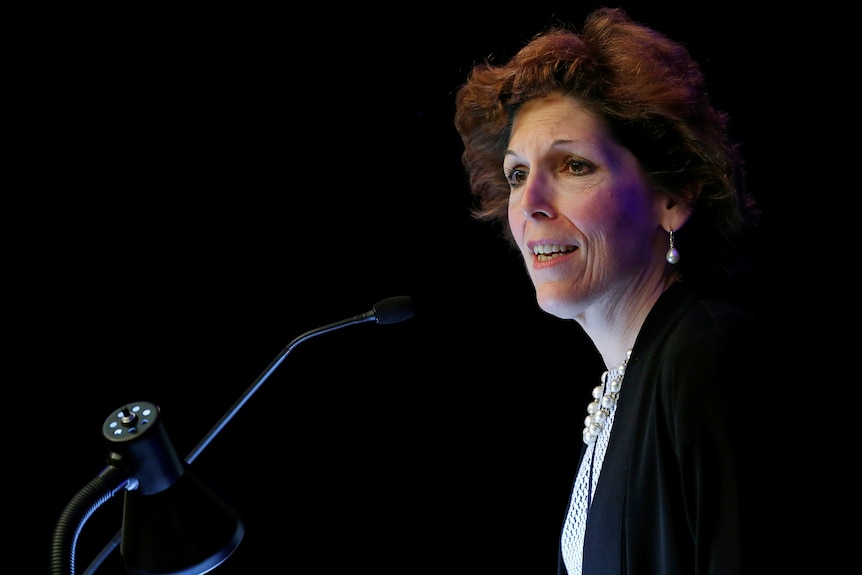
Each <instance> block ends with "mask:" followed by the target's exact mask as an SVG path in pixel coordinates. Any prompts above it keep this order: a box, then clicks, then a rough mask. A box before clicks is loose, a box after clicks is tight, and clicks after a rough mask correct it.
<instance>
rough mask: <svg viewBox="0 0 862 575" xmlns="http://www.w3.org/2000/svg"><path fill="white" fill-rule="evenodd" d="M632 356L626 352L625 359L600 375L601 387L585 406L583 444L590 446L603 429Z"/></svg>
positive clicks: (630, 351) (594, 391) (615, 402)
mask: <svg viewBox="0 0 862 575" xmlns="http://www.w3.org/2000/svg"><path fill="white" fill-rule="evenodd" d="M631 356H632V350H628V351H627V352H626V358H625V359H624V360H623V361H622V362H620V364H619V365H618V366H616V367H615V368H613V369H612V370H610V371H605V372H604V373H603V374H602V377H601V381H602V384H601V385H597V386H596V387H594V388H593V401H591V402H590V404H589V405H588V406H587V417H586V418H585V419H584V432H583V438H584V443H586V444H587V445H591V444H593V443H595V442H596V438H597V437H598V436H599V434H600V433H601V432H602V429H604V427H605V422H606V421H607V420H608V417H609V416H610V414H611V410H612V409H613V408H614V407H615V406H616V404H617V400H618V399H619V396H620V389H621V388H622V386H623V377H624V376H625V374H626V366H627V365H628V363H629V359H630V358H631Z"/></svg>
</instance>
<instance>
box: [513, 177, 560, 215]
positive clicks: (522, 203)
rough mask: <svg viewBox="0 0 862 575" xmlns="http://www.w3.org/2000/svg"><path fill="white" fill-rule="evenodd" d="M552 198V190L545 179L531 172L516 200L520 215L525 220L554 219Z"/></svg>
mask: <svg viewBox="0 0 862 575" xmlns="http://www.w3.org/2000/svg"><path fill="white" fill-rule="evenodd" d="M553 196H554V193H553V188H552V186H551V185H550V183H549V182H548V180H547V178H545V177H543V176H542V175H540V174H537V173H536V172H531V173H530V174H529V175H528V176H527V180H526V182H524V186H523V187H522V189H521V195H520V198H519V199H518V201H519V208H520V209H521V213H522V214H523V215H524V217H526V218H539V217H545V218H552V217H554V214H555V210H554V206H553Z"/></svg>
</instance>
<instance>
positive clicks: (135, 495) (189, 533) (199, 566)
mask: <svg viewBox="0 0 862 575" xmlns="http://www.w3.org/2000/svg"><path fill="white" fill-rule="evenodd" d="M102 432H103V436H104V437H105V439H106V441H107V442H108V444H109V445H110V447H111V449H112V459H113V460H114V463H115V464H116V465H118V466H119V467H121V468H122V469H123V470H124V471H125V472H126V473H127V474H128V475H129V477H130V478H134V480H135V481H134V482H132V483H133V484H134V485H135V488H134V489H129V490H127V491H126V494H125V499H124V502H123V529H122V540H121V542H120V554H121V555H122V558H123V563H124V564H125V566H126V568H127V569H128V570H129V572H130V573H131V574H132V575H201V574H203V573H207V572H208V571H211V570H212V569H214V568H215V567H217V566H218V565H220V564H221V563H223V562H224V561H225V559H227V558H228V557H229V556H230V555H231V553H233V551H234V550H235V549H236V548H237V546H238V545H239V543H240V541H241V540H242V537H243V534H244V532H245V528H244V526H243V523H242V521H241V519H240V517H239V515H238V514H237V513H236V512H235V510H234V509H233V508H232V507H231V506H229V505H228V504H227V503H226V502H225V501H224V500H223V499H222V498H221V497H220V496H219V495H218V494H217V493H215V491H214V490H213V489H212V488H210V487H208V486H207V485H205V484H204V483H203V482H202V481H201V480H200V479H199V478H198V477H197V476H196V475H195V474H194V473H193V472H192V470H191V469H190V468H189V467H188V465H187V464H186V463H185V462H183V461H182V460H181V459H180V458H179V457H178V456H177V455H176V452H175V450H174V448H173V446H172V444H171V442H170V440H169V439H168V436H167V432H166V431H165V427H164V424H163V423H162V418H161V413H160V411H159V408H158V407H157V406H156V405H154V404H152V403H148V402H137V403H131V404H128V405H126V406H123V407H121V408H119V409H117V410H116V411H115V412H114V413H112V414H111V415H110V416H109V417H108V418H107V419H106V420H105V423H104V425H103V427H102Z"/></svg>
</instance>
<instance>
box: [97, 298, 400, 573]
mask: <svg viewBox="0 0 862 575" xmlns="http://www.w3.org/2000/svg"><path fill="white" fill-rule="evenodd" d="M414 314H415V310H414V302H413V299H412V298H411V297H410V296H395V297H390V298H387V299H384V300H382V301H379V302H377V303H376V304H374V306H373V307H372V309H371V311H367V312H365V313H362V314H359V315H355V316H353V317H350V318H347V319H343V320H340V321H336V322H333V323H330V324H327V325H324V326H322V327H318V328H315V329H311V330H309V331H307V332H305V333H303V334H300V335H298V336H297V337H295V338H294V339H293V340H292V341H291V342H290V343H289V344H287V346H285V347H284V349H282V350H281V351H280V352H279V353H278V354H277V355H276V356H275V358H274V359H273V360H272V361H271V362H270V363H269V365H268V366H266V368H265V369H264V370H263V371H262V372H261V373H260V375H258V376H257V378H256V379H255V380H254V382H253V383H252V384H251V385H250V386H249V387H248V389H246V390H245V392H244V393H243V394H242V395H241V396H240V397H239V399H237V400H236V401H235V402H234V404H233V405H232V406H231V407H230V409H228V411H227V412H226V413H225V414H224V415H223V416H222V417H221V419H219V420H218V421H217V422H216V424H215V425H213V427H212V428H211V429H210V430H209V432H208V433H207V434H206V435H205V436H204V437H203V439H201V441H200V442H198V444H197V445H196V446H195V447H194V449H192V450H191V451H190V452H189V454H188V455H187V456H186V458H185V462H186V463H187V464H189V465H191V463H192V462H193V461H194V460H195V459H197V458H198V456H199V455H200V454H201V452H203V450H204V449H206V447H207V446H208V445H209V444H210V443H211V442H212V440H213V439H214V438H215V436H216V435H218V434H219V432H221V430H222V429H223V428H224V427H225V425H227V423H228V422H229V421H230V420H231V419H233V418H234V416H235V415H236V414H237V412H239V410H240V409H242V407H243V406H244V405H245V404H246V402H248V400H249V399H250V398H251V396H252V395H254V394H255V392H256V391H257V390H258V389H259V388H260V386H261V385H263V383H264V382H265V381H266V380H267V379H269V377H270V376H271V375H272V373H273V372H274V371H275V370H276V369H277V368H278V366H280V365H281V363H282V362H283V361H284V359H285V358H286V357H287V356H288V354H290V352H291V351H293V349H294V348H295V347H296V346H298V345H299V344H300V343H303V342H304V341H307V340H308V339H311V338H312V337H315V336H318V335H323V334H325V333H329V332H331V331H334V330H336V329H340V328H342V327H347V326H350V325H356V324H359V323H366V322H371V321H375V322H377V323H379V324H389V323H398V322H401V321H404V320H406V319H409V318H411V317H413V315H414ZM109 467H110V466H109ZM125 485H126V482H123V483H122V484H121V485H120V486H118V487H116V488H115V489H114V493H116V491H118V490H119V487H122V486H125ZM122 538H123V530H122V528H121V529H120V530H118V531H117V533H116V534H115V535H114V536H113V537H112V538H111V540H110V541H109V542H108V543H107V544H106V545H105V547H104V548H103V549H102V550H101V551H100V552H99V554H98V555H97V556H96V558H95V559H94V560H93V561H92V562H91V563H90V565H89V566H88V567H87V569H86V570H85V571H84V575H93V574H94V573H95V571H96V569H98V567H99V566H100V565H101V564H102V562H103V561H104V560H105V559H106V558H107V557H108V556H109V555H110V554H111V553H112V552H113V551H114V549H116V547H117V546H118V545H119V544H120V543H121V541H122Z"/></svg>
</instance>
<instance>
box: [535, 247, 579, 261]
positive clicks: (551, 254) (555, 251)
mask: <svg viewBox="0 0 862 575" xmlns="http://www.w3.org/2000/svg"><path fill="white" fill-rule="evenodd" d="M573 251H575V246H561V245H558V244H543V245H540V246H534V247H533V254H535V255H536V257H537V259H538V260H539V261H540V262H546V261H548V260H551V259H554V258H556V257H560V256H561V255H563V254H565V253H568V252H573Z"/></svg>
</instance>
